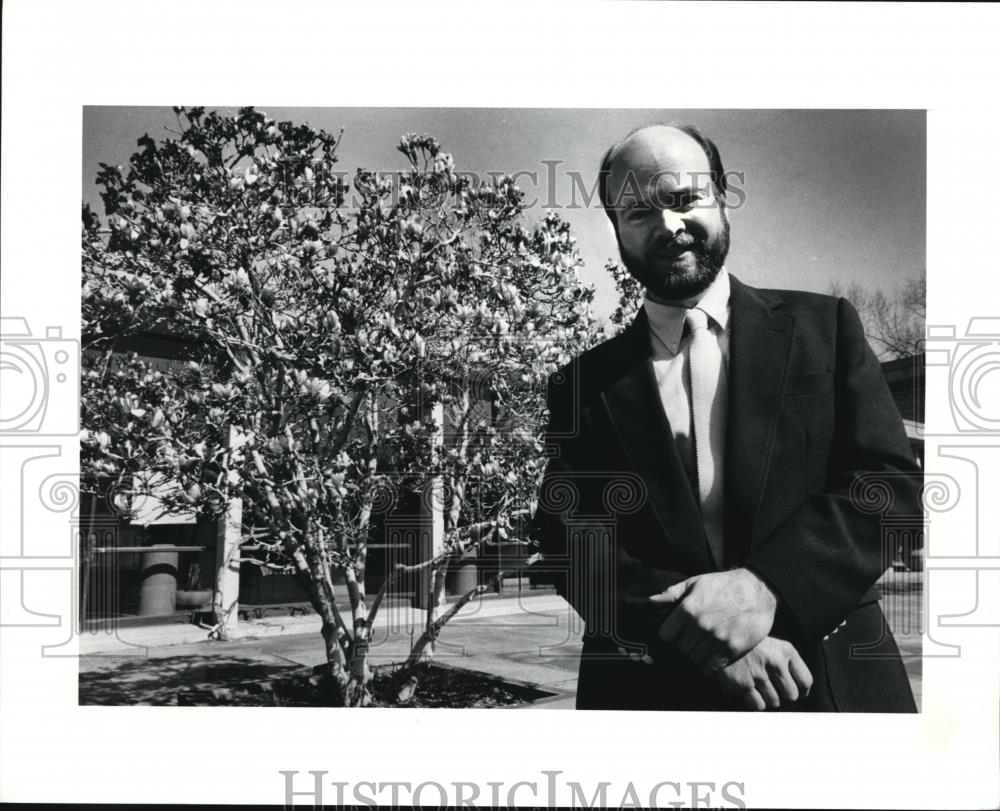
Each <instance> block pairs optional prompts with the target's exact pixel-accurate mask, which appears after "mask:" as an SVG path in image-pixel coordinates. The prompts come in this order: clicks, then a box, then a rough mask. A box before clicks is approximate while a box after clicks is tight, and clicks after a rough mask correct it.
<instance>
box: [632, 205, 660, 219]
mask: <svg viewBox="0 0 1000 811" xmlns="http://www.w3.org/2000/svg"><path fill="white" fill-rule="evenodd" d="M652 210H653V209H651V208H650V207H649V206H635V207H634V208H630V209H629V210H628V212H627V213H626V215H625V216H626V217H627V218H628V219H630V220H641V219H642V218H643V217H646V216H648V215H649V213H650V212H651V211H652Z"/></svg>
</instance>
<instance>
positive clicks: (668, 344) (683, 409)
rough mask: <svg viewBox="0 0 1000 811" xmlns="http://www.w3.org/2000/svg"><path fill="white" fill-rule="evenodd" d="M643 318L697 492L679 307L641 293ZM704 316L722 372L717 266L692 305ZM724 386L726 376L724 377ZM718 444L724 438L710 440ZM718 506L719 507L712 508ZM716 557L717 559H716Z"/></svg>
mask: <svg viewBox="0 0 1000 811" xmlns="http://www.w3.org/2000/svg"><path fill="white" fill-rule="evenodd" d="M642 306H643V307H644V308H645V310H646V315H647V316H648V319H649V339H650V345H651V347H652V360H653V372H654V373H655V375H656V384H657V387H658V388H659V391H660V401H661V402H662V403H663V410H664V412H665V413H666V415H667V419H668V420H669V422H670V428H671V430H672V432H673V435H674V443H675V444H676V446H677V452H678V454H679V455H680V457H681V462H682V463H683V465H684V470H685V472H686V473H687V475H688V480H689V481H690V482H691V490H692V492H693V493H694V494H695V498H696V499H697V497H698V495H697V494H698V467H697V462H696V460H695V449H694V443H693V440H692V434H693V432H692V427H691V384H690V378H689V375H688V370H687V367H688V363H689V344H690V338H689V336H687V335H685V334H684V314H685V312H686V310H687V308H685V307H681V306H674V305H670V304H661V303H659V302H656V301H653V300H652V299H651V298H649V296H648V295H647V296H646V297H645V299H644V301H643V305H642ZM694 306H695V307H696V308H698V309H699V310H702V311H703V312H704V313H705V314H706V315H707V316H708V325H709V329H711V330H712V332H713V334H714V335H715V337H716V339H717V340H718V342H719V351H720V352H721V353H722V361H723V362H722V366H721V373H722V374H724V375H728V364H729V331H728V327H729V312H730V308H729V274H728V273H727V272H726V269H725V268H723V269H722V270H721V271H719V275H718V276H716V277H715V280H714V281H713V282H712V284H711V285H710V286H709V288H708V289H707V290H706V291H705V292H704V294H703V295H702V297H701V298H700V299H699V300H698V302H697V303H696V304H695V305H694ZM725 384H726V386H727V388H728V378H727V380H726V381H725ZM725 428H726V426H725V419H723V420H721V421H720V424H718V425H716V424H713V425H712V433H713V435H715V434H716V433H717V432H722V433H721V434H720V436H722V437H724V435H725V434H724V432H725ZM712 444H713V445H716V444H717V445H718V447H724V444H725V443H724V441H722V442H719V443H715V442H713V443H712ZM719 456H720V454H718V453H715V454H713V462H714V465H715V471H716V475H718V476H722V475H723V461H724V460H723V459H721V458H719ZM718 511H719V512H721V509H719V510H718ZM723 518H724V516H723V515H705V514H704V512H703V513H702V520H703V521H704V523H705V525H706V531H709V529H710V528H711V529H712V530H714V532H716V533H718V532H721V527H722V526H723ZM717 563H721V562H720V561H717Z"/></svg>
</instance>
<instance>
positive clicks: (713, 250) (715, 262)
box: [618, 219, 729, 301]
mask: <svg viewBox="0 0 1000 811" xmlns="http://www.w3.org/2000/svg"><path fill="white" fill-rule="evenodd" d="M722 228H723V230H722V233H721V235H720V236H719V237H718V238H717V239H715V240H712V241H711V242H708V243H706V242H700V241H699V242H693V243H692V244H691V247H690V248H689V250H690V251H691V255H692V256H693V257H694V260H695V265H694V267H693V268H691V269H690V270H686V269H681V268H677V269H674V270H673V271H672V272H665V271H664V270H663V269H659V268H656V267H655V260H654V261H647V260H646V258H645V257H638V256H635V255H633V254H630V253H628V252H627V251H626V250H625V246H624V245H622V241H621V238H620V237H619V238H618V253H619V254H620V255H621V258H622V263H623V264H624V265H625V268H626V269H627V270H628V272H629V273H631V274H632V275H633V276H634V277H635V278H636V279H637V280H638V281H639V282H640V284H642V286H643V287H645V288H646V290H647V291H648V292H649V293H650V295H652V296H653V298H656V299H663V300H664V301H684V300H686V299H690V298H694V297H696V296H699V295H701V294H702V293H704V292H705V291H706V290H707V289H708V287H709V285H711V284H712V282H714V281H715V277H716V276H718V275H719V271H720V270H722V265H723V263H724V262H725V261H726V256H727V255H728V253H729V220H728V219H724V220H723V226H722Z"/></svg>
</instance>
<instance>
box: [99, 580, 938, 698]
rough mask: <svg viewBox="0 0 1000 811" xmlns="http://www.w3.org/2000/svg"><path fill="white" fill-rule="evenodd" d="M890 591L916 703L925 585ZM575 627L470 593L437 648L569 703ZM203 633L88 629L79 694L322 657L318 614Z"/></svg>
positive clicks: (520, 604) (387, 655) (892, 621)
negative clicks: (222, 636) (220, 634)
mask: <svg viewBox="0 0 1000 811" xmlns="http://www.w3.org/2000/svg"><path fill="white" fill-rule="evenodd" d="M887 592H888V593H887V594H886V598H885V599H884V600H883V603H882V607H883V610H884V611H885V613H886V616H887V618H888V620H889V625H890V627H891V628H892V629H893V631H894V633H895V636H896V641H897V643H898V644H899V648H900V651H901V653H902V654H903V659H904V663H905V665H906V669H907V672H908V674H909V677H910V684H911V686H912V688H913V692H914V695H915V697H916V700H917V705H918V706H920V702H921V695H920V694H921V676H922V672H921V671H922V667H921V665H922V662H921V659H920V651H921V642H922V636H923V634H922V631H923V623H922V620H921V598H922V593H921V590H920V589H918V588H914V587H913V585H912V584H911V585H909V586H908V587H905V588H900V589H898V590H895V589H891V588H890V589H887ZM424 616H425V615H424V612H423V611H420V610H417V609H413V608H410V607H409V606H401V605H388V606H386V607H385V609H384V610H383V611H382V612H380V617H379V619H378V620H377V621H376V623H375V627H374V629H373V634H372V660H373V664H382V663H387V662H394V661H401V660H402V659H403V658H405V656H406V654H407V653H408V652H409V649H410V645H411V642H412V640H413V639H415V638H416V637H417V636H418V635H419V633H420V629H421V628H422V627H423V621H424ZM411 631H412V634H413V635H412V636H411ZM581 633H582V627H581V623H580V621H579V618H578V617H577V615H576V614H575V612H573V611H572V609H571V608H570V607H569V605H568V604H567V603H566V602H565V601H564V600H563V599H562V598H560V597H557V596H555V595H553V594H544V593H543V594H537V595H533V594H529V595H516V594H515V595H512V596H493V595H491V596H488V597H484V598H483V599H481V600H479V601H474V602H471V603H469V604H468V605H467V606H465V608H464V609H463V610H462V611H461V612H460V613H459V614H458V615H457V616H456V617H455V618H454V619H453V620H452V621H451V622H449V623H448V624H447V625H446V626H445V628H444V630H443V631H442V633H441V636H440V637H439V640H438V645H437V651H436V654H435V658H436V659H437V660H438V661H442V662H446V663H448V664H453V665H457V666H461V667H465V668H468V669H470V670H478V671H482V672H486V673H490V674H492V675H495V676H499V677H501V678H504V679H508V680H512V681H516V682H526V683H529V684H531V685H533V686H536V687H538V688H540V689H542V690H545V691H549V692H552V693H554V694H555V695H556V696H557V697H556V698H554V699H551V700H545V701H544V702H542V703H540V704H539V705H537V706H539V707H540V708H546V709H572V708H573V707H574V705H575V695H576V673H577V667H578V665H579V657H580V652H581V649H582V644H581V639H580V637H581ZM207 635H208V634H207V630H205V629H199V628H197V627H196V626H191V625H185V626H155V627H146V628H129V629H119V633H118V635H114V634H100V635H89V634H88V635H85V636H84V637H83V638H81V644H80V654H81V657H80V703H81V704H176V702H177V692H178V690H180V689H185V688H196V689H211V688H218V687H236V686H239V685H242V684H246V683H248V682H254V681H263V680H267V679H269V678H274V677H277V676H280V675H282V674H283V673H284V674H286V675H287V674H290V673H291V672H292V671H294V670H295V669H297V668H301V667H302V666H309V667H312V666H315V665H319V664H322V663H323V662H324V654H323V643H322V640H321V638H320V634H319V619H318V617H317V616H316V615H315V614H310V615H306V616H298V617H288V616H280V617H278V616H275V617H266V618H262V619H254V620H249V621H243V622H241V623H240V625H239V630H238V632H237V634H235V635H234V636H235V638H234V639H232V640H231V641H228V642H213V641H210V640H208V638H207ZM527 706H529V707H530V706H533V705H527Z"/></svg>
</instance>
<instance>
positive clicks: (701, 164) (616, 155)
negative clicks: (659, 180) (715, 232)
mask: <svg viewBox="0 0 1000 811" xmlns="http://www.w3.org/2000/svg"><path fill="white" fill-rule="evenodd" d="M657 158H660V159H662V160H663V161H664V163H663V164H661V165H660V167H657V166H655V165H654V163H655V161H656V160H657ZM685 160H686V161H687V163H686V164H684V165H683V169H682V168H681V162H682V161H685ZM670 166H674V167H676V169H677V170H680V171H685V172H691V171H695V172H698V173H699V175H698V176H699V177H701V178H702V179H705V180H710V181H711V183H712V186H713V192H714V194H715V196H716V199H718V200H719V201H720V203H723V202H724V197H725V193H726V190H727V187H726V173H725V170H724V169H723V167H722V158H721V157H720V156H719V150H718V148H717V147H716V146H715V143H714V142H713V141H712V140H711V139H710V138H706V137H705V136H704V135H703V134H702V133H701V131H700V130H699V129H698V128H697V127H694V126H692V125H689V124H647V125H643V126H641V127H637V128H636V129H634V130H632V131H631V132H630V133H629V134H628V135H626V136H625V137H624V138H622V139H621V140H620V141H618V143H616V144H613V145H612V146H611V147H610V148H609V149H608V151H607V152H605V153H604V157H603V158H602V160H601V169H600V174H599V175H598V196H599V197H600V200H601V205H603V206H604V211H605V213H606V214H607V215H608V217H609V218H610V220H611V224H612V225H614V226H615V228H616V229H617V225H618V224H617V220H616V219H615V212H616V211H617V209H618V208H619V207H620V206H619V205H618V204H619V202H620V198H621V196H622V193H623V191H626V190H627V185H626V183H625V177H624V175H625V173H626V172H627V171H628V169H629V168H631V169H633V170H635V169H638V168H641V167H648V168H652V169H653V171H656V168H661V167H662V168H669V167H670ZM623 167H625V172H622V171H621V170H622V169H623ZM616 169H617V170H618V171H615V170H616ZM702 172H704V173H706V174H701V173H702ZM613 173H614V174H615V176H616V178H618V182H617V184H612V183H611V182H610V180H611V177H612V174H613Z"/></svg>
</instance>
